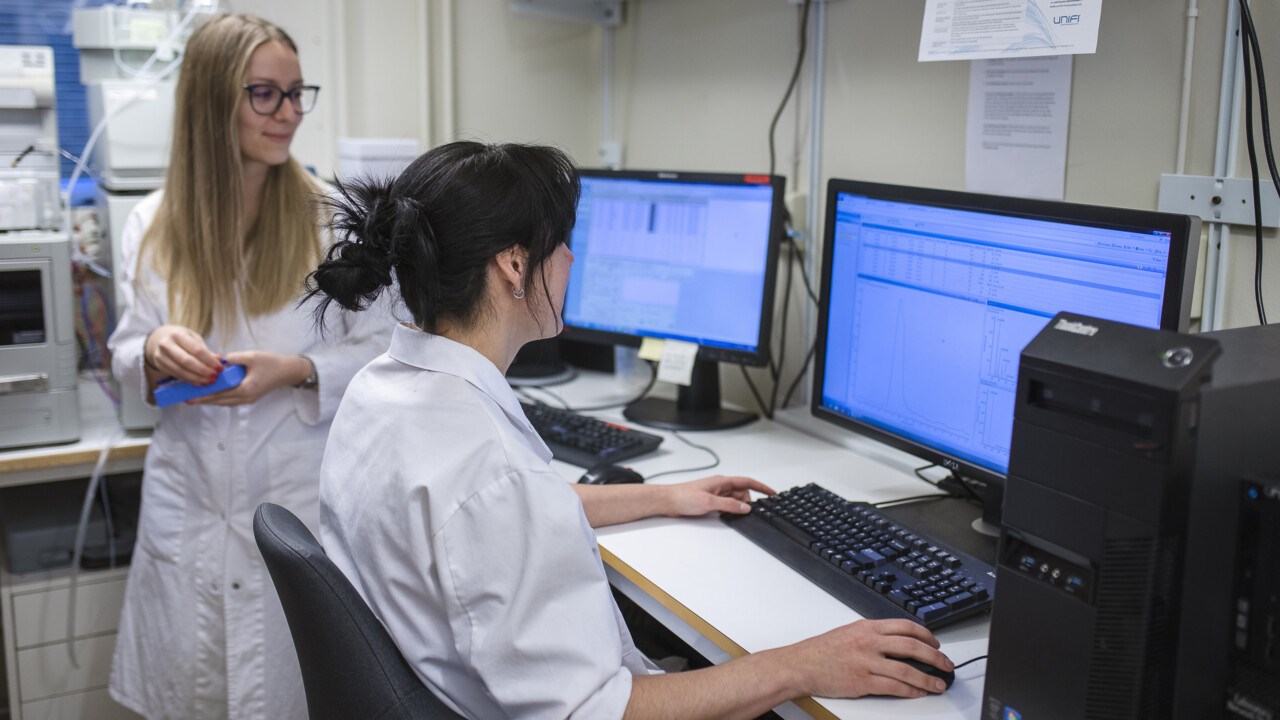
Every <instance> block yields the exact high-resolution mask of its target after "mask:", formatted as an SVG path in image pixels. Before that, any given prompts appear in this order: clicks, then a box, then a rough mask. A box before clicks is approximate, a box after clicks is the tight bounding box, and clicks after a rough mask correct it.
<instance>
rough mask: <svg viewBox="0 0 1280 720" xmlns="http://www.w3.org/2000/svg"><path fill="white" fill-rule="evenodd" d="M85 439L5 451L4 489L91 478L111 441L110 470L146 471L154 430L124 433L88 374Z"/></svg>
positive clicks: (0, 468)
mask: <svg viewBox="0 0 1280 720" xmlns="http://www.w3.org/2000/svg"><path fill="white" fill-rule="evenodd" d="M79 388H80V393H79V395H80V439H79V440H77V441H76V442H72V443H61V444H58V445H33V446H30V447H21V448H9V449H5V450H0V487H7V486H10V485H27V484H30V483H39V482H50V481H53V480H67V479H72V478H83V477H89V475H90V474H91V473H92V472H93V466H94V464H95V463H97V462H98V455H99V454H100V453H101V452H102V448H103V447H105V446H106V445H107V443H108V442H110V443H111V450H110V451H109V454H108V456H107V457H108V460H107V464H106V472H109V473H112V472H127V471H131V470H141V469H142V461H143V458H144V457H145V456H146V454H147V447H148V446H149V445H150V444H151V432H150V431H148V430H144V431H131V432H127V433H126V432H124V430H123V429H122V428H121V427H120V422H119V421H118V420H117V419H116V411H115V407H114V406H113V405H112V404H111V401H110V400H108V399H107V396H106V395H105V394H103V392H102V389H101V388H99V387H98V385H97V384H96V383H95V382H94V381H93V380H92V379H91V378H89V377H88V376H85V375H81V377H80V385H79Z"/></svg>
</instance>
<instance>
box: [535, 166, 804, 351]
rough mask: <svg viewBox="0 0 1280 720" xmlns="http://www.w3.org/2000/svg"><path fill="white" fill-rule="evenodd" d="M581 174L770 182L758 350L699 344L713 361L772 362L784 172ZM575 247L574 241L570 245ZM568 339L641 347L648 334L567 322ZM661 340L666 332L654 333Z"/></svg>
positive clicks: (589, 172)
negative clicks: (615, 330)
mask: <svg viewBox="0 0 1280 720" xmlns="http://www.w3.org/2000/svg"><path fill="white" fill-rule="evenodd" d="M578 175H579V177H584V178H586V177H599V178H608V179H613V180H647V181H652V182H679V183H688V184H691V185H693V184H700V185H707V184H711V185H733V186H741V187H746V186H757V187H758V186H762V185H769V186H771V187H772V189H773V209H772V211H771V212H770V220H769V225H770V227H769V245H768V249H767V250H766V254H767V257H766V258H765V268H764V271H765V277H764V295H762V296H761V298H762V301H761V308H760V324H759V334H758V335H757V337H758V338H759V344H758V345H757V346H756V348H755V350H743V349H739V348H722V347H714V346H709V345H699V346H698V359H699V360H707V361H714V362H727V363H740V364H743V365H750V366H753V367H761V366H764V365H767V364H768V363H769V358H770V356H771V354H772V333H773V315H774V305H775V304H776V298H775V291H776V289H777V280H778V254H779V252H780V248H781V246H782V237H783V233H784V232H785V230H784V227H785V220H784V216H785V214H786V178H785V177H783V176H781V175H772V176H770V175H768V174H766V173H717V172H684V171H678V170H608V169H601V168H579V170H578ZM569 249H570V250H572V249H573V246H572V244H571V245H570V246H569ZM560 336H561V337H563V338H566V339H569V340H578V341H582V342H592V343H598V344H604V345H624V346H628V347H639V346H640V343H641V342H643V340H644V338H645V337H647V336H645V335H633V334H630V333H618V332H613V331H609V330H599V329H596V328H583V327H576V326H574V325H570V324H569V323H567V322H566V323H565V326H564V330H563V332H562V333H561V335H560ZM649 337H655V338H659V339H662V338H664V337H665V336H663V335H656V334H655V335H652V336H649Z"/></svg>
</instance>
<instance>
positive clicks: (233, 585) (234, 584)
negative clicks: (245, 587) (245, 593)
mask: <svg viewBox="0 0 1280 720" xmlns="http://www.w3.org/2000/svg"><path fill="white" fill-rule="evenodd" d="M231 589H232V590H239V589H240V583H231Z"/></svg>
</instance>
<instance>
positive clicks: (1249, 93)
mask: <svg viewBox="0 0 1280 720" xmlns="http://www.w3.org/2000/svg"><path fill="white" fill-rule="evenodd" d="M1239 4H1240V37H1241V40H1242V45H1241V54H1242V61H1243V66H1244V78H1245V80H1244V85H1245V93H1244V96H1245V140H1246V142H1247V143H1248V155H1249V169H1250V173H1251V177H1252V180H1253V204H1254V208H1253V214H1254V243H1255V255H1254V275H1253V282H1254V299H1255V301H1256V303H1257V309H1258V322H1259V324H1261V325H1266V324H1267V317H1266V307H1265V305H1264V303H1263V297H1262V261H1263V240H1262V188H1261V182H1260V180H1259V173H1258V159H1257V150H1256V147H1255V140H1254V129H1253V91H1254V86H1255V84H1256V88H1257V92H1258V99H1259V113H1258V114H1259V116H1260V120H1261V125H1262V145H1263V151H1264V153H1265V156H1266V160H1267V171H1268V173H1269V174H1270V176H1271V182H1272V188H1273V189H1274V190H1275V191H1276V192H1277V193H1278V194H1280V172H1277V170H1276V161H1275V151H1274V149H1273V145H1272V142H1271V113H1270V110H1269V107H1268V101H1267V83H1266V75H1265V71H1264V69H1263V65H1262V45H1261V42H1260V41H1259V39H1258V31H1257V26H1256V25H1254V22H1253V13H1252V12H1251V11H1250V9H1249V3H1248V2H1247V0H1240V3H1239ZM1255 69H1256V73H1257V82H1256V83H1254V82H1253V81H1252V75H1253V71H1254V70H1255Z"/></svg>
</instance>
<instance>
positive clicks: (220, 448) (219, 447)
mask: <svg viewBox="0 0 1280 720" xmlns="http://www.w3.org/2000/svg"><path fill="white" fill-rule="evenodd" d="M218 449H219V450H226V449H227V444H226V443H218Z"/></svg>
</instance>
